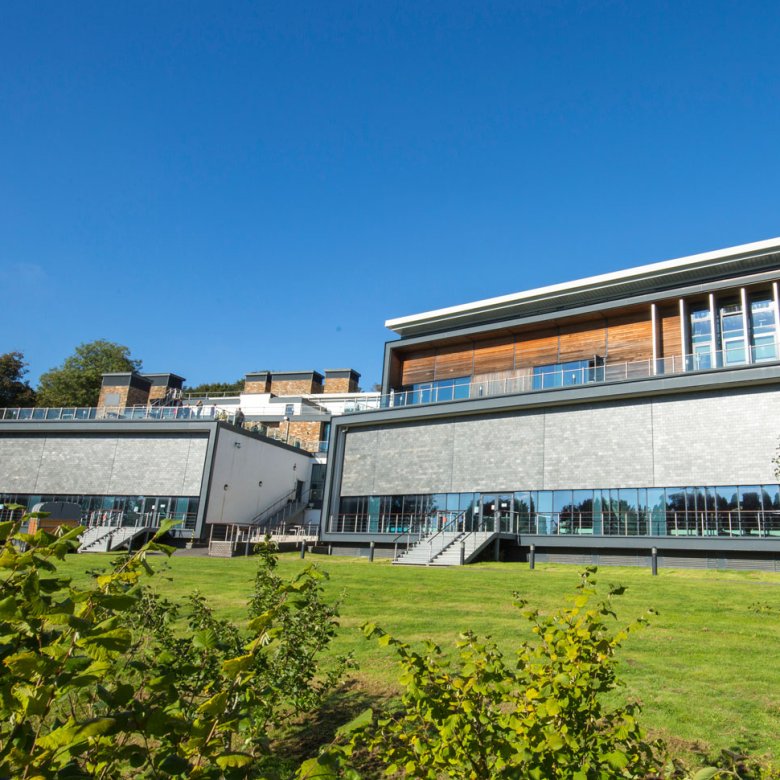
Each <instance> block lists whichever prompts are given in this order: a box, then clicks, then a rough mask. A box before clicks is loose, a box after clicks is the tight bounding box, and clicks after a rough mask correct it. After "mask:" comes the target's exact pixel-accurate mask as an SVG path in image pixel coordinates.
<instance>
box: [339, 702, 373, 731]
mask: <svg viewBox="0 0 780 780" xmlns="http://www.w3.org/2000/svg"><path fill="white" fill-rule="evenodd" d="M373 720H374V711H373V710H372V709H371V708H370V707H369V708H368V709H367V710H363V712H361V713H360V715H358V716H357V717H356V718H353V719H352V720H351V721H350V722H349V723H345V724H344V725H343V726H342V727H341V728H340V729H338V731H337V732H336V734H337V735H338V736H340V737H343V736H346V735H347V734H351V733H352V732H353V731H357V730H358V729H362V728H363V727H364V726H368V725H369V723H372V722H373Z"/></svg>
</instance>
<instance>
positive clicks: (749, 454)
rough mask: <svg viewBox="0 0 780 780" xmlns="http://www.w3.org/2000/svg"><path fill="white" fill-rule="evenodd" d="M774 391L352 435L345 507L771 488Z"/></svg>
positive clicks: (778, 396) (778, 415)
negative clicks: (607, 491) (494, 494)
mask: <svg viewBox="0 0 780 780" xmlns="http://www.w3.org/2000/svg"><path fill="white" fill-rule="evenodd" d="M778 420H780V390H775V389H771V388H760V387H759V388H750V389H744V390H742V391H735V390H728V391H715V392H708V393H697V394H689V395H684V396H682V395H680V396H666V397H656V398H654V399H649V398H647V399H637V400H630V401H617V402H611V403H609V402H605V403H599V404H591V405H583V406H570V407H559V408H556V409H550V410H545V411H539V410H537V411H529V412H513V413H506V414H503V415H500V416H499V415H491V416H471V417H465V418H457V419H450V420H445V421H434V422H421V423H408V424H402V425H395V426H393V425H381V426H377V427H376V428H372V429H362V430H361V429H357V428H355V429H352V430H350V431H349V432H348V433H347V435H346V448H345V456H344V473H343V479H342V488H341V493H342V495H345V496H349V495H381V494H393V493H395V494H400V493H447V492H453V493H460V492H470V491H491V490H504V489H521V488H522V489H528V490H556V489H566V488H575V489H576V488H583V489H586V488H598V487H653V486H660V487H666V486H669V487H672V486H686V485H733V484H742V485H753V484H761V483H773V482H776V481H777V479H776V477H775V476H774V473H773V467H772V458H773V457H774V455H775V451H776V449H777V446H778V435H779V434H780V428H778V425H777V421H778Z"/></svg>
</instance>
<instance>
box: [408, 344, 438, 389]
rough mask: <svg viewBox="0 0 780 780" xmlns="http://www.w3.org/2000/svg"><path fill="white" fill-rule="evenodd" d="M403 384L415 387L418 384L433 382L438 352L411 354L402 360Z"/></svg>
mask: <svg viewBox="0 0 780 780" xmlns="http://www.w3.org/2000/svg"><path fill="white" fill-rule="evenodd" d="M402 360H403V365H402V367H401V384H402V385H404V386H406V385H413V384H416V383H417V382H431V381H433V374H434V366H435V363H436V350H435V349H426V350H421V351H420V352H409V353H407V354H406V355H404V357H403V358H402Z"/></svg>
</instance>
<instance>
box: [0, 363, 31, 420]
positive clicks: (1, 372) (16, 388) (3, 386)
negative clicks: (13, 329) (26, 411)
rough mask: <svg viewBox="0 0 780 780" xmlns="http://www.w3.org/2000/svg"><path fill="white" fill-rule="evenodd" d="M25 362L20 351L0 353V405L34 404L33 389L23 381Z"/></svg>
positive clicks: (25, 368)
mask: <svg viewBox="0 0 780 780" xmlns="http://www.w3.org/2000/svg"><path fill="white" fill-rule="evenodd" d="M26 373H27V363H26V362H25V360H24V355H23V354H22V353H21V352H6V353H5V355H0V407H3V406H34V405H35V390H33V389H32V387H30V385H29V383H28V382H26V381H25V379H24V376H25V374H26Z"/></svg>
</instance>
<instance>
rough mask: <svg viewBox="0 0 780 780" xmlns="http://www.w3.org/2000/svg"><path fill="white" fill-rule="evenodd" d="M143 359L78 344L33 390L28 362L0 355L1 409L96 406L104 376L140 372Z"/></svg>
mask: <svg viewBox="0 0 780 780" xmlns="http://www.w3.org/2000/svg"><path fill="white" fill-rule="evenodd" d="M142 365H143V364H142V362H141V360H139V359H137V358H134V357H133V356H132V355H131V354H130V349H129V347H126V346H125V345H123V344H116V343H115V342H113V341H106V340H105V339H97V340H96V341H90V342H86V343H84V344H79V345H78V346H77V347H76V348H75V350H74V351H73V354H72V355H69V356H68V357H67V358H65V360H64V361H63V362H62V363H61V364H60V365H59V366H55V367H54V368H51V369H49V370H48V371H46V372H45V373H43V374H41V377H40V380H39V382H38V386H37V387H36V388H33V387H32V386H31V385H30V382H29V381H28V379H27V375H28V373H29V370H28V363H27V361H26V360H25V356H24V353H23V352H20V351H18V350H16V351H12V352H6V353H5V354H2V355H0V408H3V407H18V406H21V407H29V406H41V407H59V406H96V405H97V402H98V398H99V396H100V386H101V383H102V377H103V374H107V373H113V372H123V371H140V370H141V368H142ZM243 388H244V381H243V380H238V381H236V382H210V383H204V384H200V385H197V386H195V387H187V388H185V390H186V391H187V392H193V393H204V394H206V393H230V392H241V390H243Z"/></svg>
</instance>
